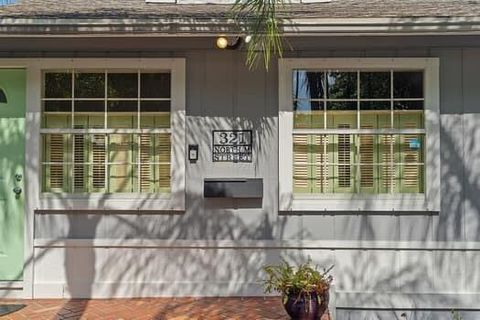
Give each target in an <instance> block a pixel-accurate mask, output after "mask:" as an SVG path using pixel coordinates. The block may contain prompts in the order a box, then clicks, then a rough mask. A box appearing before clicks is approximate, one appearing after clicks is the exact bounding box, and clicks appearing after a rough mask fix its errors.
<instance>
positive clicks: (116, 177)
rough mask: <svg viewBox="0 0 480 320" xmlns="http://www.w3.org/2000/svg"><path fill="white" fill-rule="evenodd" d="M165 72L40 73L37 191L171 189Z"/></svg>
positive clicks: (168, 80) (168, 83) (169, 91)
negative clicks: (39, 175) (39, 178)
mask: <svg viewBox="0 0 480 320" xmlns="http://www.w3.org/2000/svg"><path fill="white" fill-rule="evenodd" d="M171 85H172V77H171V73H170V71H163V70H150V69H148V70H143V69H135V70H131V69H126V70H123V69H120V70H118V69H106V70H103V69H71V70H46V71H44V72H43V97H42V148H43V154H42V176H43V179H42V190H43V192H49V193H165V194H168V193H170V192H171V184H172V177H171V172H172V170H171V169H172V168H171V159H172V156H171V155H172V146H171V145H172V143H171V141H172V128H171V104H172V88H171Z"/></svg>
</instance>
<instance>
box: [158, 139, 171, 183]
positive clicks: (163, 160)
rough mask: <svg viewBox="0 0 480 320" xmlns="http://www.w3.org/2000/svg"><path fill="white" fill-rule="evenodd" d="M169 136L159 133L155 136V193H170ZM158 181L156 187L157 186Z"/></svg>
mask: <svg viewBox="0 0 480 320" xmlns="http://www.w3.org/2000/svg"><path fill="white" fill-rule="evenodd" d="M171 149H172V146H171V135H170V133H161V134H157V135H156V136H155V156H154V161H155V162H156V163H158V165H155V171H156V172H155V191H157V192H170V191H171V188H170V185H171V180H172V177H171V174H170V172H171V168H170V166H171V157H170V154H171ZM157 181H158V186H157Z"/></svg>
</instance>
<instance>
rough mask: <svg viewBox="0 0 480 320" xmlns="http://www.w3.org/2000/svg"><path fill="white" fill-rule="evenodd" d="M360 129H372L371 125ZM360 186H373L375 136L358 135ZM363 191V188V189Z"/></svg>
mask: <svg viewBox="0 0 480 320" xmlns="http://www.w3.org/2000/svg"><path fill="white" fill-rule="evenodd" d="M362 129H373V126H372V125H364V126H362ZM359 143H360V147H359V148H360V164H361V166H360V187H361V188H373V187H374V172H375V168H374V165H373V164H374V163H375V150H374V146H375V136H374V135H360V137H359ZM364 192H365V190H364Z"/></svg>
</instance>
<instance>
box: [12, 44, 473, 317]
mask: <svg viewBox="0 0 480 320" xmlns="http://www.w3.org/2000/svg"><path fill="white" fill-rule="evenodd" d="M474 39H476V38H474ZM210 40H211V39H210ZM210 40H206V39H202V40H198V39H197V40H194V41H192V42H190V44H188V43H183V42H181V41H180V40H178V41H177V40H166V41H165V42H163V43H162V45H163V46H164V47H163V48H159V47H155V46H160V45H157V44H153V43H152V42H151V41H150V39H143V40H142V39H138V40H132V41H136V43H137V44H138V45H135V46H133V45H132V44H131V43H130V45H129V46H130V47H135V48H136V50H137V51H135V52H134V51H130V52H129V49H128V48H126V47H122V46H125V44H122V43H121V41H120V42H119V41H118V40H104V39H102V40H89V41H90V42H85V41H84V40H79V42H75V43H74V42H73V41H71V44H72V45H73V47H74V48H75V49H74V50H76V53H75V55H76V56H82V50H83V51H84V55H85V56H99V57H102V56H107V55H111V54H112V53H111V52H112V51H115V50H116V51H117V54H118V55H120V54H121V55H122V56H124V57H125V56H127V57H129V56H131V57H137V56H161V57H165V56H167V57H181V58H185V59H186V144H198V145H199V161H198V162H197V163H190V162H188V161H186V169H185V170H186V171H185V174H186V203H185V208H186V210H185V211H184V212H183V211H175V212H145V211H127V212H119V211H111V210H99V211H96V212H84V211H69V210H68V209H69V208H68V207H66V208H65V210H64V211H48V210H39V211H36V213H35V215H34V230H35V240H34V243H35V245H34V266H33V273H34V276H33V279H34V282H33V295H34V296H35V297H37V298H40V297H70V296H74V297H111V296H116V297H125V296H171V295H178V296H181V295H188V296H195V295H211V296H218V295H227V296H230V295H232V296H239V295H261V294H263V292H262V289H261V286H260V285H259V283H258V281H259V279H261V277H262V271H261V267H262V266H264V265H265V264H267V263H276V262H278V261H279V260H280V257H282V258H284V259H286V260H288V261H291V262H300V261H306V260H307V259H308V258H311V259H312V260H313V261H314V262H315V263H319V264H320V265H325V266H330V265H332V264H333V265H335V268H334V277H335V288H334V290H335V294H334V295H333V296H334V304H335V305H336V307H337V317H338V319H359V318H358V317H363V316H365V317H367V316H372V317H374V316H375V317H377V318H378V319H391V318H392V315H393V313H395V315H396V316H399V315H400V313H401V312H405V311H406V312H407V313H409V314H413V313H415V314H416V316H418V318H420V319H423V318H422V317H424V316H425V317H427V316H435V319H441V317H442V316H448V314H449V312H448V310H449V309H451V308H458V309H470V310H471V311H470V312H469V313H466V314H465V315H466V316H465V317H464V318H465V319H469V318H468V317H469V316H470V315H471V316H472V319H473V318H474V315H476V316H477V317H478V313H475V312H474V310H475V309H479V310H480V302H479V301H480V270H479V268H478V266H479V265H480V197H479V196H478V195H479V194H480V143H479V141H480V45H479V46H478V47H474V46H473V44H475V43H478V39H477V40H476V41H477V42H475V41H467V40H465V41H464V42H463V43H462V41H461V40H458V39H457V40H454V39H453V38H452V37H450V38H448V37H444V38H442V37H438V38H435V39H433V38H428V37H422V38H408V37H399V38H396V39H395V38H383V39H377V38H365V39H353V38H352V39H350V38H330V39H327V38H303V39H298V41H295V40H293V39H292V43H293V44H294V45H295V48H296V50H295V51H293V52H290V51H287V52H286V55H287V56H290V57H295V58H301V57H438V58H439V59H440V95H441V100H440V109H441V119H440V120H441V129H440V130H441V132H440V135H441V146H440V149H441V151H440V155H439V157H440V159H441V185H442V195H441V211H440V212H439V213H435V212H407V213H405V212H380V213H378V212H377V213H369V212H304V213H302V212H295V213H286V212H279V211H278V200H279V199H278V175H279V173H278V157H279V156H282V155H278V143H281V141H278V70H277V67H276V65H274V66H273V67H272V68H271V69H270V71H269V72H265V71H264V70H263V69H261V68H260V69H258V70H255V71H249V70H248V69H246V68H245V66H244V56H243V53H239V52H235V51H217V50H211V49H207V48H208V47H211V44H210V42H208V41H210ZM15 41H17V42H16V43H17V46H18V47H19V48H21V52H24V54H25V56H31V55H34V51H35V47H34V46H35V45H36V44H35V43H36V42H35V40H34V41H33V42H31V44H30V47H29V44H27V43H26V42H22V40H15ZM82 41H83V42H82ZM175 41H177V42H175ZM44 43H46V44H45V46H44V47H43V49H42V50H47V53H45V52H43V53H42V55H44V56H45V55H47V56H48V55H49V54H50V55H52V56H59V55H61V56H68V55H69V52H68V49H66V48H67V47H66V45H67V44H68V43H69V41H68V40H66V42H65V48H62V47H61V45H60V44H58V43H53V42H52V43H50V44H48V41H47V42H44ZM82 43H83V44H82ZM109 43H110V45H111V48H115V50H107V48H106V46H108V45H109ZM169 43H170V44H169ZM49 46H51V52H50V53H48V48H49ZM82 46H83V47H82ZM45 48H47V49H45ZM82 48H83V49H82ZM102 48H104V49H102ZM176 48H177V49H176ZM37 50H38V49H37ZM138 50H140V52H138ZM107 51H109V52H110V53H106V52H107ZM17 54H18V52H17ZM214 129H252V130H253V141H254V142H253V143H254V146H253V148H254V157H253V163H251V164H245V163H244V164H230V163H213V162H212V161H211V130H214ZM280 174H281V173H280ZM216 177H218V178H220V177H222V178H223V177H249V178H263V181H264V198H263V199H262V200H258V201H257V200H232V199H204V198H203V179H204V178H216ZM106 209H108V208H106ZM28 214H31V215H33V213H32V212H29V213H28ZM364 308H368V309H374V310H376V309H383V311H365V310H363V311H358V310H356V309H364ZM385 309H387V310H385ZM390 309H392V310H393V309H394V311H391V310H390ZM413 309H423V311H415V312H414V311H412V310H413ZM430 309H433V310H435V311H429V310H430ZM445 309H446V310H445ZM377 318H372V319H377ZM362 319H363V318H362ZM369 319H370V318H369Z"/></svg>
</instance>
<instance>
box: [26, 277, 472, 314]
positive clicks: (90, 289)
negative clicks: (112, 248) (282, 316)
mask: <svg viewBox="0 0 480 320" xmlns="http://www.w3.org/2000/svg"><path fill="white" fill-rule="evenodd" d="M70 285H73V286H75V288H76V289H75V296H72V295H71V293H70V292H69V285H68V284H67V283H54V282H37V283H35V284H34V292H35V296H34V298H36V299H38V298H71V297H73V298H122V297H132V296H135V297H223V296H229V297H235V296H243V297H258V296H264V294H263V286H262V284H261V283H258V282H237V281H230V282H227V281H223V282H222V281H203V282H189V281H184V282H178V281H172V282H134V283H132V282H94V283H80V282H79V283H76V282H74V283H71V284H70ZM82 285H83V286H84V287H83V289H82ZM332 291H333V292H331V293H330V294H331V298H330V299H331V303H332V304H333V305H335V307H336V308H340V309H342V308H348V309H352V308H359V309H365V308H369V309H406V310H415V309H417V310H418V309H428V310H430V309H431V310H445V304H446V303H449V307H451V308H455V309H468V310H479V306H478V301H480V294H468V293H445V294H442V293H420V294H413V293H383V292H382V293H373V292H341V291H340V292H338V291H337V292H335V291H334V290H332ZM269 296H274V295H269ZM279 299H280V298H279Z"/></svg>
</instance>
